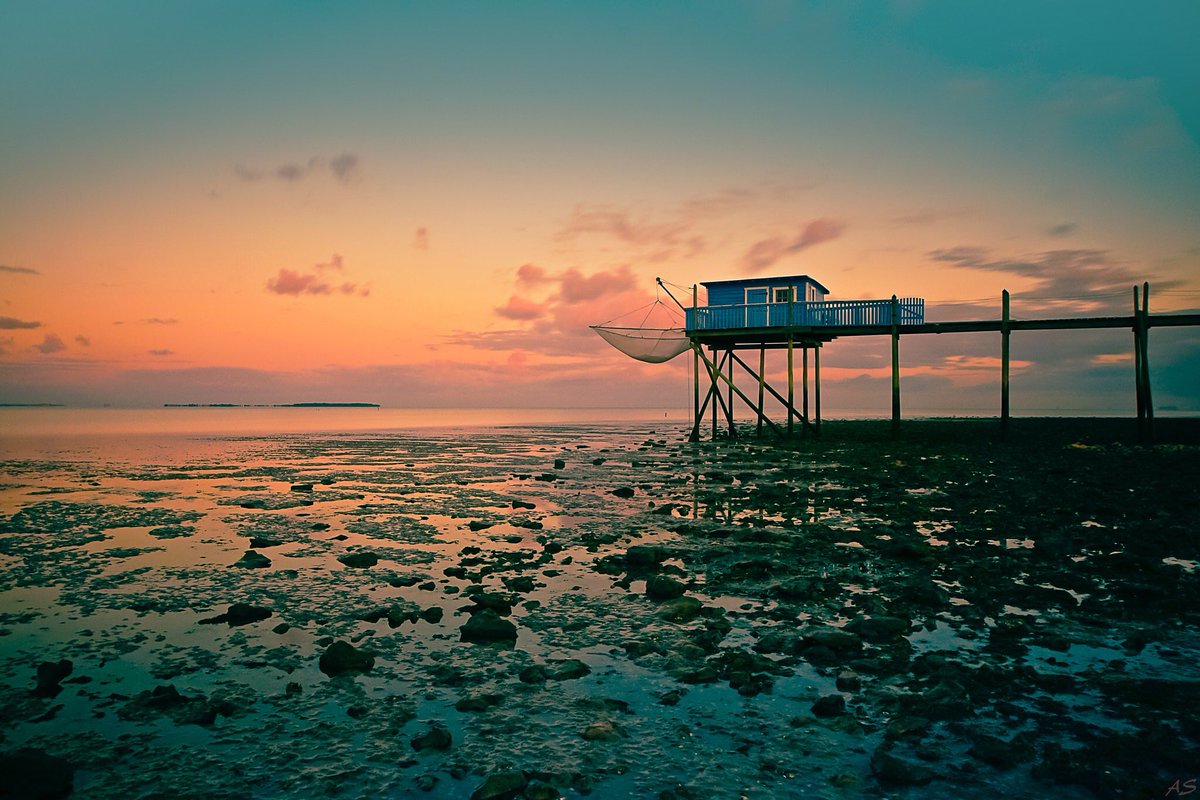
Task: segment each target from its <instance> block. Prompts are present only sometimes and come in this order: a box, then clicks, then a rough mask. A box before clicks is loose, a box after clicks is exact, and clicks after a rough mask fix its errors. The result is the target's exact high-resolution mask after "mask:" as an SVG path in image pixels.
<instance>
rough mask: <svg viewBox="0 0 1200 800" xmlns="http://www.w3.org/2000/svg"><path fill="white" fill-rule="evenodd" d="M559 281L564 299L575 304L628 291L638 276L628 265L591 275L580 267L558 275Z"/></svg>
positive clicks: (569, 303) (561, 295) (565, 301)
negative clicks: (584, 272) (635, 275)
mask: <svg viewBox="0 0 1200 800" xmlns="http://www.w3.org/2000/svg"><path fill="white" fill-rule="evenodd" d="M558 281H559V284H560V287H561V288H560V297H561V298H562V301H563V302H564V303H567V304H568V305H573V304H576V303H582V302H585V301H588V300H595V299H597V298H600V297H604V296H605V295H610V294H620V293H622V292H627V291H629V290H631V289H633V288H634V285H635V284H636V282H637V278H636V277H634V274H633V273H632V272H631V271H630V270H629V267H628V265H622V266H620V267H618V268H617V269H615V270H609V271H604V270H601V271H600V272H594V273H592V274H591V275H584V274H583V273H582V272H580V271H579V270H578V269H569V270H567V271H566V272H564V273H562V274H561V275H559V276H558Z"/></svg>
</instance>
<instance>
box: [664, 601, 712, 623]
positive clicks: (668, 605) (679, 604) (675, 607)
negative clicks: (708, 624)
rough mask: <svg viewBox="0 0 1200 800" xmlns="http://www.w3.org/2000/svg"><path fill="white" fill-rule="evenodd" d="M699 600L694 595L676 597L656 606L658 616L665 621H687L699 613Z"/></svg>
mask: <svg viewBox="0 0 1200 800" xmlns="http://www.w3.org/2000/svg"><path fill="white" fill-rule="evenodd" d="M701 608H702V606H701V604H700V601H699V600H697V599H696V598H694V597H677V598H675V599H674V600H668V601H666V602H665V603H663V604H662V605H661V606H659V607H658V616H660V617H662V618H663V619H665V620H666V621H667V622H688V621H690V620H693V619H695V618H696V617H698V616H699V615H700V609H701Z"/></svg>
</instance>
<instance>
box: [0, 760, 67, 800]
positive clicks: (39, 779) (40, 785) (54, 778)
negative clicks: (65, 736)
mask: <svg viewBox="0 0 1200 800" xmlns="http://www.w3.org/2000/svg"><path fill="white" fill-rule="evenodd" d="M74 783H75V766H74V765H73V764H72V763H71V762H69V761H67V760H66V759H65V758H59V757H58V756H53V755H50V754H49V753H47V752H46V751H44V750H38V749H35V748H32V747H24V748H21V749H20V750H14V751H13V752H11V753H0V797H11V798H14V800H16V799H17V798H37V799H38V800H58V799H59V798H62V797H67V796H69V795H70V794H71V792H72V790H73V789H74Z"/></svg>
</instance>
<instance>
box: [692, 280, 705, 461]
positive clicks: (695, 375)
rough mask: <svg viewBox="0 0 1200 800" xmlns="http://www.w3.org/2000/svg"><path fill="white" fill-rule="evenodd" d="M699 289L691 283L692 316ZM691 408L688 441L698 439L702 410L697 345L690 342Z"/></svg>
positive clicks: (698, 298)
mask: <svg viewBox="0 0 1200 800" xmlns="http://www.w3.org/2000/svg"><path fill="white" fill-rule="evenodd" d="M699 293H700V289H699V287H698V286H697V285H696V284H692V309H693V311H692V314H693V318H694V315H695V314H696V311H695V309H696V308H699V306H700V296H699ZM692 408H693V410H694V411H695V414H694V415H693V416H692V434H691V436H689V437H688V439H689V440H690V441H693V442H698V441H700V417H701V415H702V414H703V412H702V411H701V410H700V352H699V345H697V344H695V343H693V344H692Z"/></svg>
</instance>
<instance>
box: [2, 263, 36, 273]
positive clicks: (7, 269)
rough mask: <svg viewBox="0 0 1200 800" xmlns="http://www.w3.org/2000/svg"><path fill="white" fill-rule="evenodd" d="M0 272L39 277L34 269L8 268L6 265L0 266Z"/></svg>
mask: <svg viewBox="0 0 1200 800" xmlns="http://www.w3.org/2000/svg"><path fill="white" fill-rule="evenodd" d="M0 272H11V273H14V274H17V275H41V274H42V273H40V272H38V271H37V270H36V269H30V268H29V267H10V266H9V265H8V264H0Z"/></svg>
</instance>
